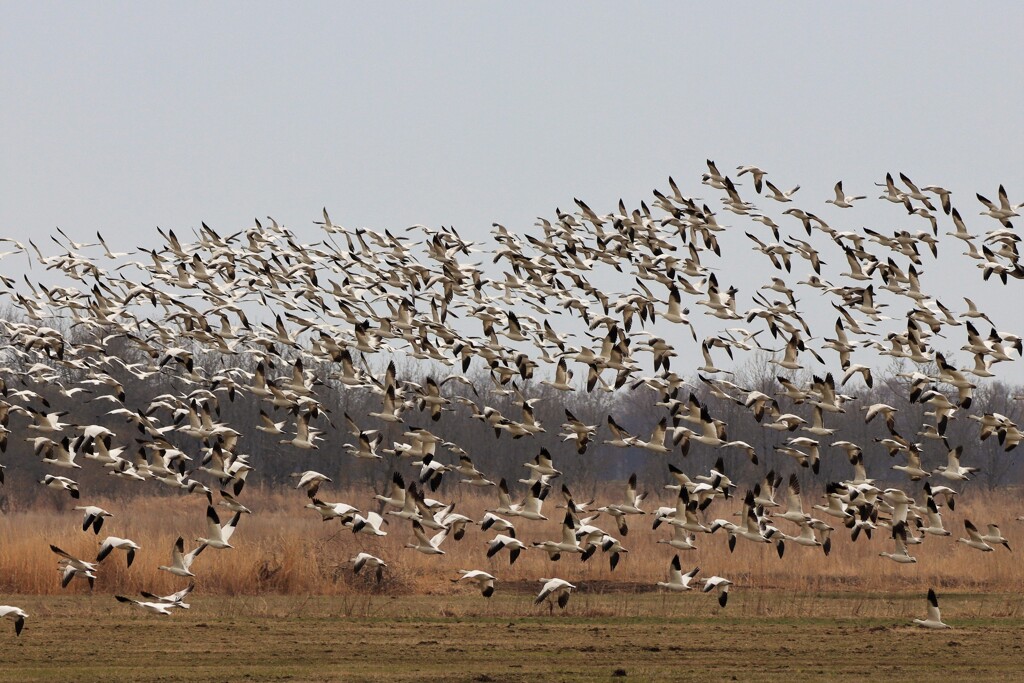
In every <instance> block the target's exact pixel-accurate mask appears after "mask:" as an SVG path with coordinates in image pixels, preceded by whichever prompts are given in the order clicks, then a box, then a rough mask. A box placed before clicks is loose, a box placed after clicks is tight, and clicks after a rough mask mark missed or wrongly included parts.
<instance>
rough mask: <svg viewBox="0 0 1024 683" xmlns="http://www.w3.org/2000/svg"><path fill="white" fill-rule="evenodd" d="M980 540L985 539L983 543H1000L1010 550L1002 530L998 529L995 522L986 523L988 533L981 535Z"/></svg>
mask: <svg viewBox="0 0 1024 683" xmlns="http://www.w3.org/2000/svg"><path fill="white" fill-rule="evenodd" d="M981 540H983V541H985V543H990V544H992V545H996V544H998V545H1002V546H1004V547H1005V548H1006V549H1007V550H1011V548H1010V542H1009V541H1007V540H1006V538H1005V537H1004V536H1003V534H1002V532H1001V531H999V527H998V526H996V525H995V524H989V525H988V533H987V534H985V535H984V536H982V537H981Z"/></svg>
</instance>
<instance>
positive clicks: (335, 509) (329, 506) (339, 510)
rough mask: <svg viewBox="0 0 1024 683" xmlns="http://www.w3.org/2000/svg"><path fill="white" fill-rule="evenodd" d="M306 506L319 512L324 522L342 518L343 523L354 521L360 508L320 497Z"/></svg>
mask: <svg viewBox="0 0 1024 683" xmlns="http://www.w3.org/2000/svg"><path fill="white" fill-rule="evenodd" d="M306 507H307V508H310V509H311V510H316V511H317V512H319V513H320V518H321V520H322V521H324V522H329V521H330V520H332V519H340V520H341V523H342V524H349V523H351V522H353V520H354V517H355V515H357V514H358V513H359V509H358V508H354V507H352V506H351V505H349V504H348V503H326V502H324V501H322V500H320V499H319V498H313V500H312V501H311V502H309V503H307V504H306Z"/></svg>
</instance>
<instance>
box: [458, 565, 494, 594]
mask: <svg viewBox="0 0 1024 683" xmlns="http://www.w3.org/2000/svg"><path fill="white" fill-rule="evenodd" d="M459 574H461V576H460V577H459V578H457V579H452V583H458V582H459V581H463V580H466V581H471V582H475V583H476V585H477V587H478V588H479V589H480V594H481V595H483V596H484V597H485V598H489V597H491V596H492V595H494V576H492V575H491V574H488V573H487V572H485V571H482V570H480V569H460V570H459Z"/></svg>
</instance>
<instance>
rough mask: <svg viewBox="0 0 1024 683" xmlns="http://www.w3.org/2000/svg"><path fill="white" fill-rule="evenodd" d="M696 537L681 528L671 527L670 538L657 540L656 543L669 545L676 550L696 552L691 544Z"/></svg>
mask: <svg viewBox="0 0 1024 683" xmlns="http://www.w3.org/2000/svg"><path fill="white" fill-rule="evenodd" d="M696 538H697V536H696V535H695V534H694V533H693V532H690V531H687V530H686V529H684V528H683V527H681V526H676V525H672V538H669V539H664V538H660V539H658V543H664V544H666V545H669V546H671V547H673V548H675V549H676V550H696V549H697V546H695V545H694V544H693V542H694V540H695V539H696Z"/></svg>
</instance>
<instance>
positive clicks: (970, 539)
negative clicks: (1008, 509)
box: [956, 519, 998, 553]
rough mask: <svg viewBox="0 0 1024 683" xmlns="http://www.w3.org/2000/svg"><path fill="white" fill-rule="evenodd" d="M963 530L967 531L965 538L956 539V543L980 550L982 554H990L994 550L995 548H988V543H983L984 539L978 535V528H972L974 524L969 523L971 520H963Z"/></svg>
mask: <svg viewBox="0 0 1024 683" xmlns="http://www.w3.org/2000/svg"><path fill="white" fill-rule="evenodd" d="M964 529H966V530H967V538H958V539H956V540H957V542H958V543H963V544H964V545H966V546H967V547H968V548H975V549H977V550H981V551H982V552H986V553H990V552H992V551H993V550H995V548H993V547H992V546H990V545H989V544H988V543H986V542H985V539H984V538H982V536H981V534H980V533H978V527H976V526H974V524H973V523H972V522H971V520H969V519H965V520H964ZM997 531H998V529H997Z"/></svg>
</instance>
